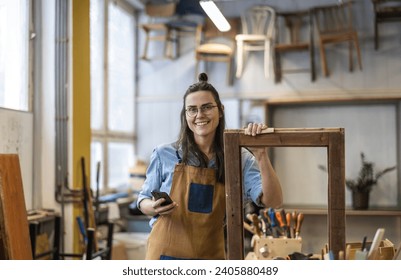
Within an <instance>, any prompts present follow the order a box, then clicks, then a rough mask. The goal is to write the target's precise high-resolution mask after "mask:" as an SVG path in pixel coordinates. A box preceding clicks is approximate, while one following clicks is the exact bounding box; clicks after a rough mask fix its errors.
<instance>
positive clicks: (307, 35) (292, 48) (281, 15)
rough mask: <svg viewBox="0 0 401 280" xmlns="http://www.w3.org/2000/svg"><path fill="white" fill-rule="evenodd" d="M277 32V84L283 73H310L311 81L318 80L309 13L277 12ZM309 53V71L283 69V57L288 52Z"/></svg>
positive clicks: (274, 57)
mask: <svg viewBox="0 0 401 280" xmlns="http://www.w3.org/2000/svg"><path fill="white" fill-rule="evenodd" d="M275 26H276V32H275V41H274V48H273V49H274V51H273V63H274V64H273V65H274V77H275V79H274V80H275V82H276V83H279V82H280V81H281V78H282V76H283V73H298V72H305V71H308V72H310V74H311V81H314V80H315V79H316V73H315V63H314V49H313V28H312V22H311V17H310V13H309V11H294V12H292V11H291V12H277V13H276V25H275ZM299 51H301V52H305V51H308V52H309V61H310V65H309V68H308V69H305V68H304V69H301V68H297V69H285V68H283V67H282V63H281V55H282V54H283V53H286V52H299Z"/></svg>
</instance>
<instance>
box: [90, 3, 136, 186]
mask: <svg viewBox="0 0 401 280" xmlns="http://www.w3.org/2000/svg"><path fill="white" fill-rule="evenodd" d="M105 3H106V4H105ZM107 3H109V4H107ZM105 9H107V10H105ZM90 23H91V27H90V28H91V30H90V34H91V35H90V40H91V41H90V52H91V65H90V67H91V128H92V144H91V186H92V188H95V187H96V186H97V184H96V182H97V181H96V179H97V165H98V163H99V162H100V166H101V168H100V174H99V189H100V190H101V192H102V193H104V192H107V191H110V190H123V189H125V188H126V187H127V186H128V180H129V168H130V167H132V166H133V164H134V154H135V150H134V139H135V134H134V96H135V72H134V71H135V56H134V55H135V29H136V28H135V18H134V14H133V10H131V8H130V7H127V6H125V5H124V3H123V2H122V1H116V2H113V3H112V2H111V1H110V2H107V1H103V0H91V6H90ZM105 46H106V47H105Z"/></svg>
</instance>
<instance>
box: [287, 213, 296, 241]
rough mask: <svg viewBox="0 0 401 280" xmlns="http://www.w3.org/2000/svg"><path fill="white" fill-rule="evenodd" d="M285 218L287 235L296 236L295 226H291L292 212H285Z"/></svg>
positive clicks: (289, 236)
mask: <svg viewBox="0 0 401 280" xmlns="http://www.w3.org/2000/svg"><path fill="white" fill-rule="evenodd" d="M285 219H286V220H287V227H288V228H287V237H288V238H294V235H295V234H294V228H293V227H291V213H289V212H288V213H286V214H285Z"/></svg>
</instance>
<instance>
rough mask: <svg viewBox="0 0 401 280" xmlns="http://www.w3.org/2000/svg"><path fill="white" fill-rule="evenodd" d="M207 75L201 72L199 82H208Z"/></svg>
mask: <svg viewBox="0 0 401 280" xmlns="http://www.w3.org/2000/svg"><path fill="white" fill-rule="evenodd" d="M207 79H208V78H207V75H206V73H200V74H199V76H198V80H199V82H205V83H206V82H207Z"/></svg>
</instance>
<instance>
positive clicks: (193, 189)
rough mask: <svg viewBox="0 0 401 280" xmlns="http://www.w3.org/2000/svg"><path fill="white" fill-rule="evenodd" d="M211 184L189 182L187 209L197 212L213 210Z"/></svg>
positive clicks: (212, 189) (212, 188) (212, 187)
mask: <svg viewBox="0 0 401 280" xmlns="http://www.w3.org/2000/svg"><path fill="white" fill-rule="evenodd" d="M213 192H214V186H213V185H202V184H197V183H191V185H190V186H189V197H188V210H189V211H191V212H197V213H211V212H212V210H213Z"/></svg>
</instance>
